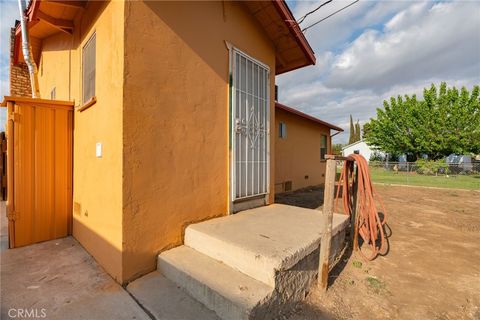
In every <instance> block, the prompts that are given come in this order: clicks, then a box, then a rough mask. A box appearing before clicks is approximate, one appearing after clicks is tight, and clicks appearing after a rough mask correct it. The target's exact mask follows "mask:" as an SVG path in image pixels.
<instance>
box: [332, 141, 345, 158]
mask: <svg viewBox="0 0 480 320" xmlns="http://www.w3.org/2000/svg"><path fill="white" fill-rule="evenodd" d="M342 148H343V144H341V143H335V144H333V145H332V152H333V154H335V155H339V156H340V155H342Z"/></svg>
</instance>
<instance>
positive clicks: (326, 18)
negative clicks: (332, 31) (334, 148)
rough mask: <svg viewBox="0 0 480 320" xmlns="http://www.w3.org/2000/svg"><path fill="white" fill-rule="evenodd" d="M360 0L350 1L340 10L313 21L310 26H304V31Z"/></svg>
mask: <svg viewBox="0 0 480 320" xmlns="http://www.w3.org/2000/svg"><path fill="white" fill-rule="evenodd" d="M358 1H360V0H355V1H353V2H352V3H350V4H349V5H347V6H345V7H343V8H341V9H339V10H337V11H335V12H334V13H332V14H329V15H328V16H326V17H325V18H322V19H320V20H318V21H317V22H315V23H312V24H311V25H309V26H308V27H305V28H303V29H302V32H305V31H307V30H308V29H310V28H311V27H314V26H316V25H317V24H319V23H320V22H322V21H325V20H327V19H328V18H330V17H331V16H334V15H336V14H337V13H339V12H340V11H343V10H345V9H347V8H348V7H351V6H353V5H354V4H355V3H357V2H358Z"/></svg>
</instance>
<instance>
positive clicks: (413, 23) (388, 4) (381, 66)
mask: <svg viewBox="0 0 480 320" xmlns="http://www.w3.org/2000/svg"><path fill="white" fill-rule="evenodd" d="M322 2H323V1H320V2H318V1H296V2H291V1H289V2H288V3H289V6H290V8H291V9H292V12H293V13H294V15H295V17H296V18H297V19H298V18H300V17H302V16H303V15H304V14H305V13H306V12H309V11H310V10H312V9H313V8H315V7H317V6H318V5H319V3H322ZM351 2H352V1H339V0H334V1H333V2H332V3H330V4H328V5H326V6H324V7H322V8H321V9H320V10H318V11H317V12H316V13H314V14H312V15H311V16H309V17H308V18H307V19H306V20H305V21H304V22H303V23H301V27H302V28H304V27H306V26H308V25H310V24H312V23H314V22H315V21H318V20H320V19H321V18H323V17H325V16H327V15H329V14H330V13H332V12H334V11H336V10H338V9H340V8H342V7H344V6H346V5H347V4H349V3H351ZM305 36H306V37H307V40H308V41H309V42H310V44H311V46H312V47H313V49H314V51H315V55H316V58H317V64H316V66H313V67H307V68H303V69H299V70H297V71H293V72H290V73H287V74H285V75H281V76H279V77H277V84H278V85H279V87H280V88H279V100H280V102H283V103H285V104H287V105H289V106H292V107H295V108H297V109H299V110H302V111H304V112H307V113H309V114H311V115H313V116H316V117H319V118H321V119H323V120H325V121H328V122H331V123H333V124H336V125H339V126H340V127H342V128H344V129H346V132H345V133H343V134H340V135H337V136H336V137H335V138H334V142H337V143H338V142H340V143H345V142H346V141H347V140H348V136H349V133H348V126H349V115H350V114H351V115H352V116H353V118H354V119H355V120H357V119H358V120H360V123H361V124H363V123H365V122H366V121H368V119H369V118H371V117H374V116H375V110H376V108H378V107H381V106H382V105H383V100H385V99H388V98H389V97H391V96H397V95H404V94H417V95H421V93H422V90H423V88H424V87H428V86H430V85H431V84H432V83H435V84H438V83H440V82H441V81H446V82H447V83H448V84H449V85H455V86H466V87H467V88H470V89H471V88H472V87H473V85H475V84H480V2H479V1H406V0H404V1H387V0H386V1H366V0H360V2H358V3H356V4H354V5H353V6H351V7H350V8H348V9H346V10H344V11H342V12H341V13H339V14H337V15H335V16H333V17H331V18H329V19H328V20H325V21H324V22H322V23H320V24H318V25H317V26H315V27H313V28H312V29H309V30H307V32H306V34H305Z"/></svg>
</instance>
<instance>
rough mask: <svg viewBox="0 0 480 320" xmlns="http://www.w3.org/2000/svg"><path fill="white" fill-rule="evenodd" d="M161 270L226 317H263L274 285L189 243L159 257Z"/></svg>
mask: <svg viewBox="0 0 480 320" xmlns="http://www.w3.org/2000/svg"><path fill="white" fill-rule="evenodd" d="M157 270H158V271H159V272H161V273H162V274H163V275H164V276H165V277H166V278H168V279H170V280H171V281H173V282H174V283H176V284H177V285H178V286H180V287H181V288H183V289H184V290H185V291H186V292H188V293H189V294H190V295H191V296H192V297H193V298H195V299H196V300H198V301H199V302H201V303H202V304H204V305H205V306H206V307H207V308H209V309H210V310H213V311H215V312H216V314H217V315H218V316H220V317H221V318H222V319H225V320H239V319H262V318H267V316H265V315H270V314H274V312H273V311H272V310H268V308H269V306H268V304H269V303H270V301H271V296H272V293H273V288H272V287H271V286H268V285H266V284H264V283H262V282H260V281H257V280H255V279H252V278H251V277H249V276H247V275H245V274H243V273H241V272H239V271H236V270H234V269H232V268H230V267H229V266H227V265H225V264H223V263H221V262H219V261H217V260H214V259H212V258H210V257H208V256H206V255H204V254H202V253H199V252H198V251H196V250H194V249H192V248H189V247H187V246H180V247H177V248H174V249H171V250H168V251H165V252H162V253H161V254H160V255H159V256H158V261H157Z"/></svg>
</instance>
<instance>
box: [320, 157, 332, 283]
mask: <svg viewBox="0 0 480 320" xmlns="http://www.w3.org/2000/svg"><path fill="white" fill-rule="evenodd" d="M325 171H326V172H325V190H324V191H323V192H324V193H323V211H322V230H323V232H322V237H321V241H320V256H319V261H318V285H319V287H320V288H321V289H322V290H323V291H325V290H327V285H328V271H329V261H328V260H329V257H330V244H331V243H330V242H331V240H332V220H333V205H334V198H335V176H336V173H337V163H336V161H335V159H334V158H327V165H326V170H325Z"/></svg>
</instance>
